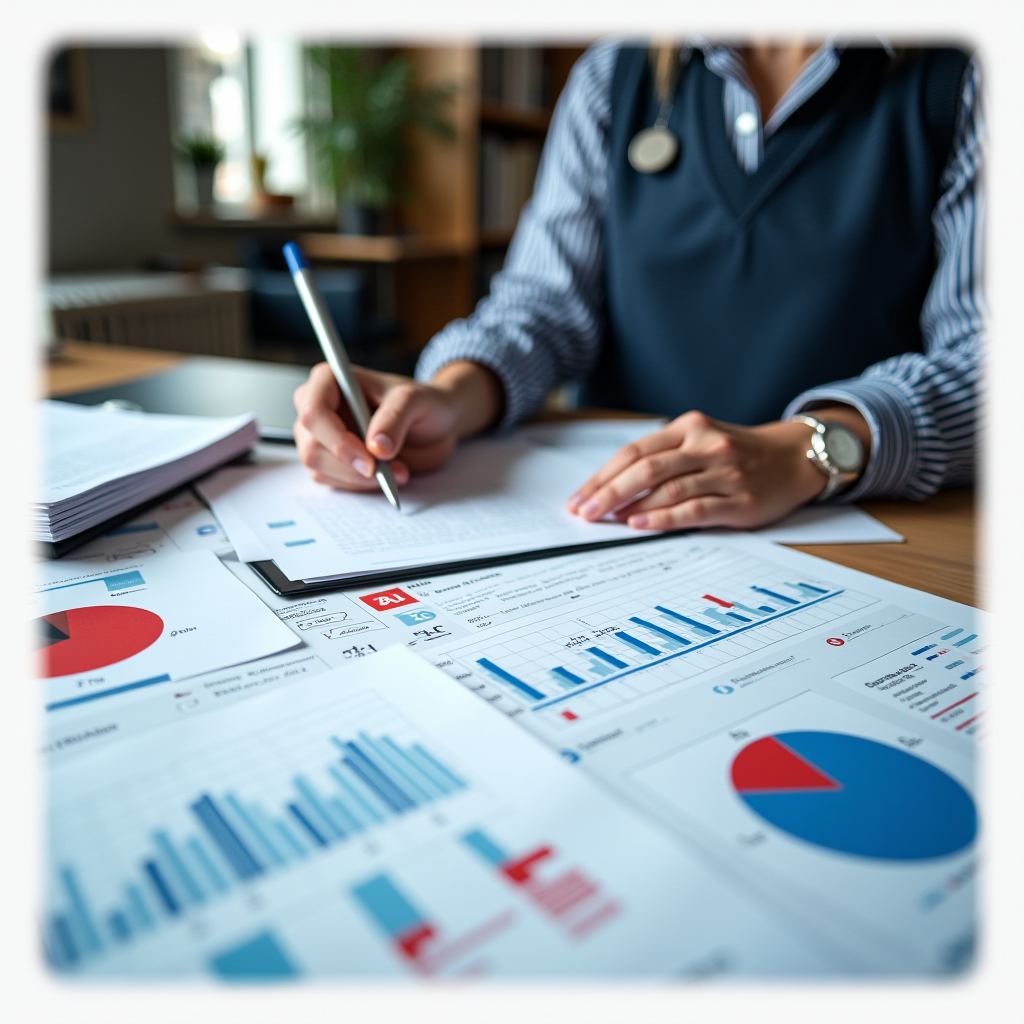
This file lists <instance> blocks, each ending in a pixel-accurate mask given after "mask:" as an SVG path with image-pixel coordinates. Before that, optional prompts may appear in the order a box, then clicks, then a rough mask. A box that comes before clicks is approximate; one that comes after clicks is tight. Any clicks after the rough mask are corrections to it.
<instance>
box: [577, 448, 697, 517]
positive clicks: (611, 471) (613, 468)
mask: <svg viewBox="0 0 1024 1024" xmlns="http://www.w3.org/2000/svg"><path fill="white" fill-rule="evenodd" d="M677 443H678V441H677V439H676V438H675V437H673V436H670V435H669V434H668V431H667V430H658V431H656V432H655V433H653V434H648V435H647V436H646V437H642V438H640V440H638V441H633V442H631V443H630V444H627V445H626V447H625V448H622V449H621V450H620V451H618V452H617V453H616V454H615V456H614V457H613V458H612V459H610V460H609V461H608V462H606V463H605V464H604V465H603V466H602V467H601V468H600V469H599V470H598V471H597V472H596V473H595V474H594V475H593V476H592V477H591V478H590V479H589V480H588V481H587V482H586V483H585V484H583V486H582V487H580V488H579V489H578V490H577V491H576V493H575V494H574V495H573V496H572V497H571V498H570V499H569V501H568V502H567V503H566V504H567V507H568V509H569V511H570V512H579V511H580V509H581V507H582V506H583V505H584V504H585V503H586V502H587V501H588V500H589V499H590V498H591V497H592V496H593V495H594V494H595V492H596V491H598V490H599V489H600V488H601V487H603V486H604V485H605V484H607V483H608V482H609V481H610V480H613V479H615V477H617V476H618V475H619V474H620V473H622V472H623V471H624V470H626V469H628V468H629V467H630V466H632V465H635V464H636V463H637V462H639V461H640V460H641V459H643V458H644V457H645V456H648V455H651V454H653V453H655V452H660V451H665V450H667V449H670V448H674V447H675V446H676V445H677ZM638 493H639V492H638ZM588 518H589V517H588Z"/></svg>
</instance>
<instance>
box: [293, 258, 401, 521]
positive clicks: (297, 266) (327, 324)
mask: <svg viewBox="0 0 1024 1024" xmlns="http://www.w3.org/2000/svg"><path fill="white" fill-rule="evenodd" d="M284 258H285V260H286V261H287V263H288V269H289V270H290V271H291V274H292V280H293V281H294V282H295V287H296V288H297V289H298V292H299V297H300V298H301V299H302V305H303V306H304V307H305V310H306V315H307V316H308V317H309V322H310V323H311V324H312V325H313V330H314V331H315V332H316V338H317V341H319V342H320V348H321V350H322V351H323V354H324V358H325V359H326V360H327V365H328V366H330V368H331V372H332V373H333V374H334V379H335V380H336V381H337V382H338V387H339V388H340V389H341V393H342V395H343V396H344V398H345V401H346V402H347V403H348V407H349V409H350V410H351V412H352V419H354V420H355V423H356V427H357V429H358V431H359V437H360V439H361V440H363V441H365V440H366V432H367V430H369V428H370V410H369V409H368V408H367V405H366V398H365V397H364V396H363V390H362V388H360V386H359V382H358V381H357V380H356V378H355V375H354V374H353V373H352V364H351V363H350V362H349V361H348V353H347V352H346V351H345V346H344V345H343V344H342V342H341V337H340V336H339V334H338V328H337V327H335V325H334V318H333V317H332V316H331V311H330V310H329V309H328V308H327V303H326V302H324V298H323V296H322V295H321V294H320V290H319V289H318V288H317V286H316V282H315V281H314V280H313V273H312V271H311V270H310V269H309V263H307V262H306V256H305V254H304V253H303V251H302V250H301V249H300V248H299V247H298V245H296V243H295V242H289V243H288V244H287V245H285V247H284ZM374 464H375V468H374V471H373V475H374V476H375V477H376V479H377V483H378V484H380V489H381V490H382V491H383V492H384V496H385V497H386V498H387V499H388V501H390V502H391V504H392V505H393V506H394V507H395V509H396V510H397V511H399V512H400V511H401V510H402V506H401V505H399V503H398V488H397V487H396V486H395V478H394V477H393V476H392V475H391V467H390V466H389V465H388V464H387V463H386V462H382V461H381V460H380V459H375V460H374Z"/></svg>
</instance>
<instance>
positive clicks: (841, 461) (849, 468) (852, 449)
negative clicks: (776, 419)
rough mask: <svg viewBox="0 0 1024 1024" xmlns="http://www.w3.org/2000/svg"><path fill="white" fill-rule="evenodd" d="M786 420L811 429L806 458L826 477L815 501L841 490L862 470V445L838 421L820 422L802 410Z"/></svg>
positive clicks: (850, 431) (825, 498)
mask: <svg viewBox="0 0 1024 1024" xmlns="http://www.w3.org/2000/svg"><path fill="white" fill-rule="evenodd" d="M789 420H790V422H791V423H806V424H807V426H809V427H811V428H812V429H813V430H814V433H813V434H811V447H810V448H808V450H807V458H809V459H810V460H811V462H813V463H814V465H815V466H817V467H818V469H820V470H821V471H822V473H824V474H825V476H827V477H828V483H827V484H825V490H823V491H822V492H821V494H819V495H818V497H817V498H816V499H815V500H816V501H826V500H828V499H829V498H831V497H832V496H833V495H834V494H837V493H838V492H839V491H841V490H845V489H846V488H847V487H849V486H850V484H852V483H853V482H854V481H855V480H857V478H858V477H859V476H860V475H861V473H862V472H863V471H864V447H863V445H861V443H860V439H859V438H858V437H857V435H856V434H855V433H854V432H853V431H852V430H849V429H847V428H846V427H844V426H842V424H840V423H822V422H821V420H816V419H815V418H814V417H813V416H808V415H807V414H806V413H799V414H797V415H796V416H790V417H789Z"/></svg>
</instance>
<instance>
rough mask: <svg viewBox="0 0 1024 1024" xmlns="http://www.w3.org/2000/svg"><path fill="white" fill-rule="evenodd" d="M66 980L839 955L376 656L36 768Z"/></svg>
mask: <svg viewBox="0 0 1024 1024" xmlns="http://www.w3.org/2000/svg"><path fill="white" fill-rule="evenodd" d="M48 791H49V794H50V806H49V827H48V829H47V842H48V844H49V845H48V855H49V856H48V870H47V883H46V911H45V915H44V921H43V933H44V937H45V944H46V950H47V955H48V957H49V959H50V962H51V964H52V965H53V967H54V968H55V969H56V970H58V971H60V972H61V973H64V974H67V975H71V976H90V977H93V978H98V977H106V978H110V979H114V978H127V977H131V978H133V979H145V978H154V977H164V978H173V977H190V978H202V977H207V978H210V979H217V980H226V981H231V982H257V981H258V982H268V981H293V980H298V979H301V978H304V977H305V978H309V977H320V978H330V977H342V978H343V977H348V978H381V979H384V978H389V977H397V978H401V977H410V978H415V977H420V978H424V977H435V978H451V979H466V980H469V979H475V978H485V977H489V976H496V977H501V976H505V977H537V978H541V977H546V978H573V977H584V976H586V977H594V978H598V977H610V976H612V977H620V978H628V977H630V976H646V977H663V978H679V977H683V978H685V977H694V978H697V977H707V976H708V975H715V974H733V975H737V974H738V975H748V976H749V975H766V974H777V973H780V972H782V973H784V972H787V971H791V970H793V969H794V966H797V965H798V969H799V970H800V971H801V973H805V974H806V973H812V974H819V975H820V974H822V973H826V972H833V971H836V970H839V969H842V968H843V967H844V966H848V961H846V960H845V959H844V955H843V954H842V952H841V951H838V950H837V949H836V948H835V947H834V945H833V944H831V943H829V942H828V941H827V940H821V941H815V940H814V939H813V938H812V937H810V936H809V935H808V936H807V937H805V936H803V935H802V934H801V933H799V932H798V931H797V930H796V929H795V928H794V927H793V926H792V925H791V924H790V923H789V922H788V921H787V918H786V915H785V914H779V913H776V912H774V909H773V908H771V907H770V905H769V904H766V903H765V902H764V901H762V900H760V899H759V898H757V897H756V896H752V895H750V894H749V892H748V891H747V889H746V887H745V886H743V884H742V883H741V882H738V881H737V880H736V879H735V878H734V877H733V876H732V875H731V873H730V872H728V871H722V870H720V869H719V868H717V867H716V866H715V865H714V864H713V862H711V861H710V860H708V859H707V858H705V857H703V856H701V855H700V854H697V853H694V852H692V851H690V850H688V849H687V848H686V847H685V846H684V845H683V844H680V843H679V842H677V841H675V840H673V839H672V838H670V837H669V836H668V835H667V834H665V833H664V832H663V831H661V830H660V829H658V828H657V827H655V826H654V825H652V824H650V823H648V822H647V821H645V820H643V819H642V818H641V817H640V816H638V815H636V814H635V813H633V812H630V811H629V810H627V809H625V808H624V807H623V806H622V805H621V804H620V803H619V802H617V801H615V800H613V799H612V798H610V797H609V796H607V795H606V794H604V793H603V792H602V791H601V790H600V789H599V788H597V787H596V786H594V785H593V783H591V782H589V781H588V780H587V779H586V778H585V777H584V776H582V775H581V774H579V773H578V772H577V771H575V770H574V769H573V768H572V767H571V766H570V765H568V764H566V763H565V762H564V761H563V760H562V759H561V758H559V757H558V755H557V754H554V753H552V752H550V751H548V750H546V749H545V748H544V747H543V746H542V745H541V744H539V743H537V741H536V740H535V739H533V738H532V737H530V736H529V735H528V734H527V733H525V732H523V731H522V730H520V729H518V728H516V726H515V725H514V724H513V723H511V722H509V721H508V720H507V719H505V718H503V717H502V716H501V715H496V714H494V713H493V712H491V711H490V710H489V709H488V708H487V707H486V706H485V705H484V704H483V703H481V702H480V701H478V700H476V699H475V698H474V697H473V696H472V695H471V694H469V693H467V692H466V691H465V690H464V689H462V688H461V687H459V686H458V685H456V684H454V683H453V682H452V681H451V680H449V679H448V678H446V677H445V676H444V675H443V674H442V673H440V672H438V671H437V670H436V669H434V668H432V667H430V666H429V665H427V664H426V663H425V662H423V661H422V660H420V659H418V658H416V657H415V656H413V655H412V654H410V653H408V652H406V651H402V650H393V651H389V652H386V653H384V654H381V655H378V656H377V657H376V658H375V659H373V660H372V661H369V662H365V663H363V664H361V665H359V666H350V667H348V668H346V669H344V670H337V671H334V672H332V673H328V674H326V675H322V676H320V677H319V678H315V679H310V680H308V681H306V682H303V683H300V684H297V685H296V686H294V687H291V688H290V689H289V690H287V691H281V692H278V693H271V694H267V695H266V696H264V697H263V698H261V699H260V700H258V701H249V702H247V703H245V704H242V705H239V706H237V707H236V708H234V709H233V711H232V713H231V714H230V715H222V716H207V717H202V718H195V719H189V720H188V721H187V722H186V723H185V724H184V725H179V726H177V727H175V728H167V729H163V730H159V729H158V730H153V731H151V732H150V733H148V734H147V735H146V736H145V737H138V738H137V739H135V740H130V741H126V742H124V743H122V744H120V745H119V746H116V747H110V748H108V749H106V750H102V751H98V752H97V753H95V754H93V755H91V756H89V757H88V758H80V759H78V760H77V761H74V762H69V763H67V764H66V765H63V766H55V767H53V768H52V769H51V771H50V772H49V778H48Z"/></svg>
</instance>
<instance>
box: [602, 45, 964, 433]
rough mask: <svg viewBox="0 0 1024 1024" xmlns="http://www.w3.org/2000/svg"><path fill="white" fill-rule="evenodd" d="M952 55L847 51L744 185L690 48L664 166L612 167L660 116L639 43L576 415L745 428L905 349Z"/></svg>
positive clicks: (914, 316) (953, 76)
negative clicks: (609, 412)
mask: <svg viewBox="0 0 1024 1024" xmlns="http://www.w3.org/2000/svg"><path fill="white" fill-rule="evenodd" d="M966 59H967V58H966V56H965V55H963V54H961V53H959V51H944V50H930V51H920V52H917V53H915V54H912V55H910V56H908V57H907V58H906V59H904V60H902V61H899V62H896V63H895V64H891V63H890V61H889V58H888V57H887V56H886V54H885V53H884V51H881V50H875V49H867V48H852V49H847V50H845V51H844V53H843V55H842V58H841V60H840V65H839V67H838V68H837V69H836V71H835V72H834V73H833V75H832V77H831V78H830V79H829V80H828V81H827V82H826V83H825V84H824V85H823V86H822V87H821V88H820V89H819V90H818V91H817V92H816V93H815V94H814V95H813V96H811V97H810V98H809V99H808V101H807V102H806V103H804V104H803V105H802V106H801V107H799V108H798V109H797V110H796V111H794V113H793V114H792V115H791V116H790V117H789V118H788V119H787V120H786V121H785V122H784V123H783V124H782V125H781V126H780V127H779V129H778V130H777V131H776V132H775V134H774V135H773V136H772V137H771V138H770V139H769V141H768V143H767V145H766V147H765V155H764V160H763V161H762V163H761V165H760V167H759V168H758V170H757V171H756V172H755V173H754V174H751V175H747V174H744V172H743V171H742V170H741V169H740V168H739V166H738V164H737V162H736V159H735V157H734V155H733V153H732V151H731V149H730V145H729V141H728V139H727V136H726V132H725V125H724V118H723V112H722V90H723V81H722V79H721V78H720V77H718V76H717V75H715V74H714V73H712V72H711V71H709V70H708V69H707V68H706V67H705V65H704V62H703V59H702V58H701V56H700V54H699V51H695V52H694V55H693V56H692V57H691V59H690V60H689V61H688V63H687V65H686V66H685V68H684V69H683V71H682V72H681V74H680V76H679V80H678V82H677V85H676V95H675V103H674V108H673V112H672V116H671V119H670V121H669V127H670V128H671V130H672V131H673V132H675V134H676V136H677V137H678V139H679V141H680V153H679V156H678V158H677V159H676V161H675V162H674V164H673V165H672V166H671V167H669V168H668V169H666V170H664V171H662V172H661V173H659V174H641V173H639V172H637V171H635V170H634V169H633V168H632V167H630V165H629V162H628V160H627V157H626V151H627V148H628V146H629V142H630V140H631V139H632V137H633V136H634V135H635V134H636V132H637V131H639V130H641V129H642V128H645V127H649V126H650V125H651V124H653V123H654V120H655V118H656V117H657V115H658V104H657V101H656V100H655V98H654V90H653V87H652V83H651V76H650V71H649V66H648V60H647V51H646V49H644V48H633V47H624V48H623V49H622V50H621V51H620V54H619V57H618V59H617V64H616V68H615V73H614V76H613V84H612V117H611V139H610V152H609V175H610V177H609V193H608V201H607V208H606V213H605V219H604V241H605V274H606V282H605V283H606V296H607V298H606V302H607V311H606V312H607V317H606V321H607V330H606V337H605V339H604V344H603V347H602V354H601V359H600V362H599V365H598V368H597V370H596V371H595V373H594V375H593V376H592V378H591V379H590V381H589V382H588V383H587V386H586V387H585V389H584V400H585V401H586V403H587V404H588V405H599V406H608V407H613V408H628V409H635V410H639V411H643V412H650V413H658V414H663V415H669V416H674V415H678V414H680V413H683V412H686V411H687V410H689V409H699V410H701V411H702V412H705V413H707V414H708V415H710V416H713V417H715V418H717V419H722V420H727V421H729V422H733V423H745V424H755V423H763V422H768V421H770V420H773V419H777V418H778V417H779V416H780V415H781V413H782V411H783V409H784V408H785V406H786V404H787V403H788V402H789V401H790V400H792V399H793V398H795V397H796V396H797V395H798V394H800V393H801V392H802V391H804V390H806V389H807V388H809V387H812V386H815V385H820V384H825V383H828V382H830V381H835V380H842V379H845V378H849V377H854V376H857V375H859V374H860V373H861V372H862V371H863V370H865V369H866V368H867V367H868V366H869V365H871V364H872V363H876V362H879V361H881V360H884V359H886V358H888V357H891V356H896V355H899V354H900V353H903V352H908V351H920V350H921V347H922V337H921V328H920V324H919V318H920V313H921V307H922V304H923V302H924V298H925V295H926V293H927V290H928V287H929V285H930V282H931V279H932V275H933V273H934V270H935V265H936V258H935V241H934V238H933V232H932V211H933V209H934V207H935V203H936V201H937V199H938V196H939V176H940V174H941V172H942V169H943V166H944V163H945V160H946V159H947V158H948V154H949V148H950V144H951V141H952V131H953V125H954V123H955V113H956V109H957V101H958V95H959V92H958V87H959V80H960V75H962V72H963V69H964V66H965V64H966Z"/></svg>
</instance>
